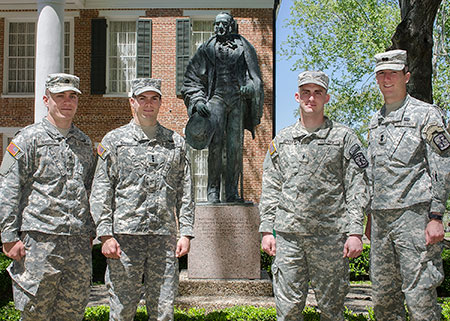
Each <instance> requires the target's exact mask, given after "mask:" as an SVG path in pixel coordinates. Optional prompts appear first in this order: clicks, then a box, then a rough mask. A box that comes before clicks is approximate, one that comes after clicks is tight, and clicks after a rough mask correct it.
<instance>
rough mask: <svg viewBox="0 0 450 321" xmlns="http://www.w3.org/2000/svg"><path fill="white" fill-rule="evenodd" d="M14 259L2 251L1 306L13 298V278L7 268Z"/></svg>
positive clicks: (0, 263) (0, 271) (0, 255)
mask: <svg viewBox="0 0 450 321" xmlns="http://www.w3.org/2000/svg"><path fill="white" fill-rule="evenodd" d="M11 262H12V260H11V259H10V258H9V257H7V256H6V255H5V254H3V253H0V306H1V303H2V302H7V301H10V300H12V285H11V278H10V276H9V274H8V271H7V270H6V268H7V267H8V265H10V264H11Z"/></svg>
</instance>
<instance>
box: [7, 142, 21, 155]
mask: <svg viewBox="0 0 450 321" xmlns="http://www.w3.org/2000/svg"><path fill="white" fill-rule="evenodd" d="M6 150H7V151H8V152H9V153H10V154H11V155H12V156H14V157H16V155H17V154H18V153H19V152H20V148H19V147H17V145H16V144H14V143H13V142H11V143H9V145H8V148H6Z"/></svg>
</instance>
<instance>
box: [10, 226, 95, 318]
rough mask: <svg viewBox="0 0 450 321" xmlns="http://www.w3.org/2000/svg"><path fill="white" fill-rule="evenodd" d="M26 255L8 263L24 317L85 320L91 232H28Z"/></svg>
mask: <svg viewBox="0 0 450 321" xmlns="http://www.w3.org/2000/svg"><path fill="white" fill-rule="evenodd" d="M22 241H23V243H24V245H25V257H24V258H22V259H21V260H20V261H13V263H11V265H10V266H9V267H8V271H9V274H10V275H11V278H12V280H13V294H14V302H15V306H16V309H18V310H20V311H22V313H21V315H22V320H23V321H28V320H30V321H60V320H82V319H83V317H84V309H85V307H86V305H87V303H88V301H89V290H90V280H91V270H92V256H91V246H90V240H89V236H87V235H84V236H63V235H49V234H44V233H40V232H26V233H24V235H23V240H22Z"/></svg>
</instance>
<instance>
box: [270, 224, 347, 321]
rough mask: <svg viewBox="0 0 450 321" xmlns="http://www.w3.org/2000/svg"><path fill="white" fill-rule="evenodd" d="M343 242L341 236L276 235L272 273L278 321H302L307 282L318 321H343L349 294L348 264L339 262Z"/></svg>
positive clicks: (340, 260) (342, 259)
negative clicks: (312, 295)
mask: <svg viewBox="0 0 450 321" xmlns="http://www.w3.org/2000/svg"><path fill="white" fill-rule="evenodd" d="M345 240H346V237H345V236H344V235H331V236H299V235H295V234H290V233H280V232H277V237H276V250H277V252H276V253H277V254H276V256H275V260H274V263H273V265H272V272H273V287H274V295H275V302H276V308H277V320H278V321H291V320H292V321H293V320H296V321H297V320H299V321H301V320H303V315H302V311H303V309H304V307H305V304H306V296H307V294H308V282H311V286H312V287H313V289H314V292H315V295H316V299H317V305H318V307H319V309H320V311H321V320H327V321H343V320H344V316H343V311H344V299H345V296H346V295H347V293H348V290H349V263H348V259H346V258H345V259H344V258H342V251H343V249H344V243H345Z"/></svg>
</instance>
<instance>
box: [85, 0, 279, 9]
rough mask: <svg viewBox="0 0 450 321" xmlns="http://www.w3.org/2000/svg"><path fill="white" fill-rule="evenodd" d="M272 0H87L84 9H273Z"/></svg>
mask: <svg viewBox="0 0 450 321" xmlns="http://www.w3.org/2000/svg"><path fill="white" fill-rule="evenodd" d="M273 6H274V0H245V1H242V0H227V1H223V0H208V1H205V0H190V1H186V0H152V1H148V0H128V1H123V0H87V1H86V6H85V9H97V8H114V9H115V8H130V9H132V8H167V9H172V8H182V9H184V8H199V9H205V8H224V7H225V8H265V9H273Z"/></svg>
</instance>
